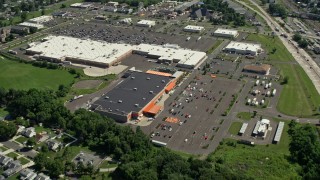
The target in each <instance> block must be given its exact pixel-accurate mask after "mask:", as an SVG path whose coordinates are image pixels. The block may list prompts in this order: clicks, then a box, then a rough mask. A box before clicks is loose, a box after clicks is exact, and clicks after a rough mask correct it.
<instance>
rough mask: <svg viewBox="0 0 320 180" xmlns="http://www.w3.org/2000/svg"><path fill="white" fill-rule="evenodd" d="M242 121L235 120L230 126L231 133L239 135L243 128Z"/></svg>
mask: <svg viewBox="0 0 320 180" xmlns="http://www.w3.org/2000/svg"><path fill="white" fill-rule="evenodd" d="M241 126H242V122H233V123H232V124H231V126H230V128H229V133H231V134H233V135H237V134H238V133H239V131H240V129H241Z"/></svg>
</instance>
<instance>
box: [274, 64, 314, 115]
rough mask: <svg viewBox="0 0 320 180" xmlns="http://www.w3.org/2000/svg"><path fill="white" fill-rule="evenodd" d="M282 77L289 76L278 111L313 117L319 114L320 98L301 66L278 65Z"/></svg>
mask: <svg viewBox="0 0 320 180" xmlns="http://www.w3.org/2000/svg"><path fill="white" fill-rule="evenodd" d="M277 66H278V67H279V68H281V75H282V76H288V77H289V81H288V84H286V85H284V88H283V91H282V93H281V95H280V99H279V102H278V104H277V109H278V110H279V111H280V112H283V113H285V114H288V115H293V116H298V117H311V116H312V115H314V114H315V113H318V108H319V105H320V96H319V94H318V92H317V90H316V89H315V87H314V85H313V83H312V81H311V80H310V79H309V77H308V75H307V74H306V73H305V72H304V70H303V69H302V68H301V67H300V66H299V65H293V64H278V65H277Z"/></svg>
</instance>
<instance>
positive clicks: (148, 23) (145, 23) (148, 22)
mask: <svg viewBox="0 0 320 180" xmlns="http://www.w3.org/2000/svg"><path fill="white" fill-rule="evenodd" d="M137 24H138V25H144V26H154V25H156V22H155V21H150V20H141V21H139V22H137Z"/></svg>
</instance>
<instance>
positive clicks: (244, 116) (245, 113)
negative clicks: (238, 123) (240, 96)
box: [237, 112, 253, 121]
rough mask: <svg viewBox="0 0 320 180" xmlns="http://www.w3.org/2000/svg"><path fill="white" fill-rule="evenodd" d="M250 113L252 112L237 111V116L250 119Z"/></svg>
mask: <svg viewBox="0 0 320 180" xmlns="http://www.w3.org/2000/svg"><path fill="white" fill-rule="evenodd" d="M252 115H253V113H250V112H239V113H238V114H237V118H239V119H242V120H246V121H249V120H250V119H251V117H252Z"/></svg>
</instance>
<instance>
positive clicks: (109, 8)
mask: <svg viewBox="0 0 320 180" xmlns="http://www.w3.org/2000/svg"><path fill="white" fill-rule="evenodd" d="M104 10H105V11H107V12H117V11H118V9H117V8H116V7H114V6H107V7H105V9H104Z"/></svg>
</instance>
